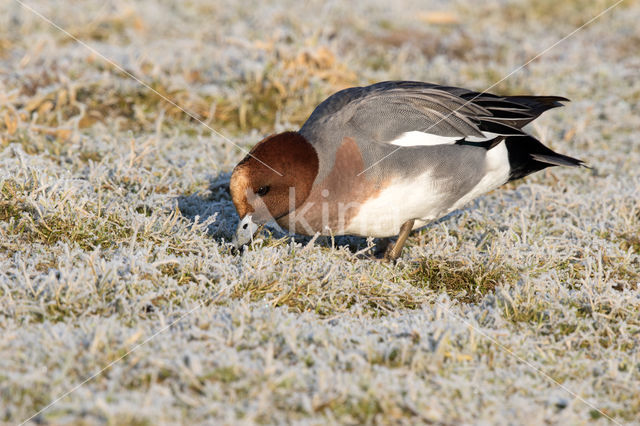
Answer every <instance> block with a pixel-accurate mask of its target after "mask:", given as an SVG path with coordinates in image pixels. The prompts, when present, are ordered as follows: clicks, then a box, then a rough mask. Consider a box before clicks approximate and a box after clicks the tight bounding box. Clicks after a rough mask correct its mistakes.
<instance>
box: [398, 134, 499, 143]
mask: <svg viewBox="0 0 640 426" xmlns="http://www.w3.org/2000/svg"><path fill="white" fill-rule="evenodd" d="M482 134H483V135H484V136H483V137H480V136H466V137H464V139H465V140H466V141H467V142H485V141H488V140H491V139H494V138H495V137H496V136H499V135H498V134H497V133H491V132H482ZM460 139H463V138H462V137H460V136H439V135H434V134H431V133H425V132H420V131H412V132H405V133H403V134H402V135H400V137H399V138H398V139H394V140H392V141H391V142H389V143H390V144H391V145H397V146H433V145H452V144H454V143H456V141H458V140H460Z"/></svg>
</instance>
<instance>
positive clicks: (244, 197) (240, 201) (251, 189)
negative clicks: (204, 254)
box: [229, 132, 318, 245]
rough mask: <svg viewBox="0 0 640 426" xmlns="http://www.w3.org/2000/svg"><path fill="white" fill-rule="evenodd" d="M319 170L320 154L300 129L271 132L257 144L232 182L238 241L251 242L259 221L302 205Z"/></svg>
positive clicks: (232, 175) (284, 213) (275, 216)
mask: <svg viewBox="0 0 640 426" xmlns="http://www.w3.org/2000/svg"><path fill="white" fill-rule="evenodd" d="M317 174H318V155H317V154H316V151H315V149H314V148H313V146H311V144H310V143H309V142H307V140H306V139H305V138H304V136H302V135H301V134H299V133H297V132H285V133H280V134H277V135H272V136H269V137H267V138H265V139H264V140H262V141H261V142H260V143H258V144H257V145H256V146H254V147H253V149H252V150H251V151H250V152H249V154H248V155H247V156H246V157H245V158H244V159H243V160H242V161H240V163H238V165H237V166H236V167H235V168H234V169H233V173H232V174H231V181H230V183H229V189H230V191H231V199H232V200H233V204H234V205H235V207H236V210H237V211H238V216H240V225H239V227H238V233H237V235H236V237H237V243H238V244H239V245H241V244H245V243H246V242H248V241H249V240H250V238H251V237H252V236H253V233H254V232H255V230H256V229H257V227H258V225H260V224H265V223H268V222H270V221H272V220H274V219H275V220H277V219H280V218H282V217H284V216H286V215H287V214H289V212H290V211H291V210H294V209H296V208H297V207H299V206H300V205H302V204H303V203H304V201H305V200H306V198H307V197H308V196H309V193H310V192H311V187H312V185H313V182H314V180H315V178H316V176H317ZM241 234H242V235H241Z"/></svg>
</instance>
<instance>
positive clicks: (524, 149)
mask: <svg viewBox="0 0 640 426" xmlns="http://www.w3.org/2000/svg"><path fill="white" fill-rule="evenodd" d="M505 144H506V146H507V152H508V154H509V166H510V168H511V171H510V174H509V181H512V180H516V179H520V178H523V177H525V176H527V175H530V174H531V173H534V172H537V171H539V170H543V169H546V168H547V167H551V166H569V167H580V166H581V167H588V166H587V165H586V164H585V163H584V161H582V160H578V159H576V158H573V157H569V156H568V155H563V154H559V153H557V152H555V151H553V150H552V149H550V148H548V147H546V146H545V145H543V144H542V142H540V141H539V140H537V139H536V138H534V137H533V136H530V135H522V136H508V137H506V138H505Z"/></svg>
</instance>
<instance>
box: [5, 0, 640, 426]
mask: <svg viewBox="0 0 640 426" xmlns="http://www.w3.org/2000/svg"><path fill="white" fill-rule="evenodd" d="M611 3H612V2H605V1H596V2H588V1H582V0H575V1H569V2H553V1H546V0H545V1H537V2H525V1H495V2H488V3H482V4H479V3H477V2H466V1H462V2H458V3H456V4H455V5H447V4H444V3H442V2H435V3H433V4H421V5H417V4H413V3H411V2H395V3H388V2H382V1H374V2H367V3H344V4H343V3H326V2H311V3H308V2H305V3H300V2H284V3H278V4H275V3H270V2H267V3H264V2H263V3H256V4H250V5H249V6H247V5H246V4H244V3H243V4H237V5H236V4H235V3H230V2H222V3H219V2H205V1H193V2H188V3H184V2H183V3H179V4H178V3H172V2H169V3H160V4H159V3H157V2H150V1H146V0H145V1H140V2H135V3H127V2H125V3H122V2H107V3H105V2H95V1H89V2H86V3H82V4H76V5H74V7H67V6H64V5H60V4H58V3H54V2H46V1H36V2H31V3H29V4H33V6H34V7H35V8H37V9H38V10H40V11H41V12H42V13H44V14H45V15H47V16H49V17H50V18H51V19H53V20H54V21H55V22H57V23H58V24H60V25H61V26H63V27H64V28H66V29H68V30H69V31H71V32H72V33H74V34H75V35H77V36H78V37H80V38H81V39H82V40H84V41H86V42H89V43H90V44H91V45H92V46H94V47H95V48H96V49H98V50H99V51H100V52H102V53H104V54H105V55H107V56H108V57H110V58H112V59H113V60H115V61H116V62H118V63H119V64H122V66H123V67H124V68H125V69H126V70H128V71H129V72H131V73H133V74H135V75H136V76H138V77H139V78H140V79H142V80H144V81H145V82H146V83H148V84H149V85H150V86H151V87H152V88H153V89H155V90H157V91H158V92H159V93H160V94H162V95H163V96H166V97H168V98H170V99H171V100H173V101H175V102H176V103H177V104H179V105H180V106H181V107H183V108H185V109H186V110H188V111H189V112H191V113H193V115H194V116H195V117H197V118H198V119H201V120H204V121H205V122H206V123H207V124H208V125H209V126H211V127H212V128H214V129H216V130H218V131H220V132H222V133H224V134H225V135H228V136H229V137H231V138H232V139H233V142H234V143H236V144H238V145H239V146H242V147H245V148H248V147H250V146H252V145H253V144H254V143H256V142H257V141H258V140H260V139H261V138H262V137H263V136H264V135H265V134H267V133H272V132H275V131H281V130H285V129H292V128H296V127H297V126H299V125H300V124H301V123H302V122H304V120H305V119H306V117H307V116H308V114H309V113H310V112H311V110H312V109H313V107H314V106H315V105H316V104H317V103H318V102H320V101H321V100H322V99H324V98H325V97H326V96H328V95H329V94H331V93H333V92H335V91H337V90H339V89H342V88H344V87H347V86H351V85H357V84H367V83H370V82H373V81H379V80H387V79H396V78H402V79H415V80H425V81H435V82H440V83H443V84H451V85H462V86H467V87H471V88H474V89H478V90H482V89H484V88H486V87H488V86H490V85H492V84H493V83H495V82H496V81H498V80H500V79H501V78H502V77H503V76H504V75H506V74H508V73H509V72H511V71H512V70H513V69H515V68H516V67H518V66H519V65H521V64H522V63H524V62H525V61H526V60H527V59H529V58H531V57H533V56H534V55H535V54H537V53H538V52H540V51H541V50H543V49H544V48H546V47H547V46H549V45H551V44H553V43H554V42H555V41H557V40H558V39H560V38H561V37H563V36H565V35H566V34H567V33H569V32H570V31H571V30H573V28H575V26H577V25H580V24H582V23H584V22H586V21H587V20H588V19H590V18H591V17H592V16H594V15H595V14H597V13H598V12H599V11H601V10H602V9H604V8H605V7H607V6H608V5H609V4H611ZM639 19H640V8H639V7H638V5H637V4H636V3H633V2H630V1H627V2H624V4H623V5H621V6H620V8H619V9H616V10H614V11H612V12H610V13H609V14H607V15H606V16H604V17H602V19H601V20H598V21H596V22H594V23H593V24H592V25H590V26H588V27H586V28H585V29H583V30H582V31H581V32H579V33H577V34H576V35H575V36H574V37H572V38H570V39H569V40H567V41H566V42H564V43H563V44H562V45H561V46H559V47H558V48H556V49H553V50H552V51H550V52H549V53H548V54H545V55H544V56H543V57H541V58H539V59H538V60H536V61H535V62H533V63H531V64H530V65H529V66H528V67H527V68H526V69H524V70H521V71H519V72H518V73H515V74H514V75H513V76H511V77H510V78H508V79H507V80H506V81H504V82H502V83H500V84H499V85H498V86H496V87H495V88H493V89H492V90H494V91H497V92H502V93H523V92H534V93H539V94H556V95H562V96H567V97H569V98H571V99H572V100H573V102H572V103H570V104H569V105H568V106H567V107H565V108H563V109H558V110H554V111H553V112H551V113H548V114H546V115H545V116H544V117H542V118H541V119H540V120H539V121H538V122H537V124H536V125H534V126H532V127H531V129H530V130H531V131H532V132H533V133H534V134H536V135H537V136H538V137H540V138H542V139H543V140H544V141H546V142H547V143H548V144H550V145H551V146H552V147H554V148H555V149H558V150H560V151H562V152H566V153H568V154H569V155H574V156H577V157H579V158H584V159H585V160H587V161H588V162H589V163H590V164H591V165H592V166H593V167H594V169H593V170H592V171H587V170H559V169H554V170H551V171H546V172H543V173H539V174H537V175H535V176H532V177H530V178H527V179H526V180H525V181H524V182H517V183H513V184H509V185H506V186H505V187H504V188H502V189H501V190H500V191H496V192H494V193H492V194H489V195H487V196H485V197H482V198H480V199H479V200H478V201H477V202H475V203H473V204H472V205H470V206H469V208H467V209H464V210H463V211H461V212H457V213H455V214H453V215H452V216H451V217H449V218H446V219H444V220H442V221H439V222H438V223H435V224H432V225H430V226H428V227H426V228H424V229H423V230H421V231H419V232H416V233H414V234H413V235H412V236H411V238H410V239H409V242H408V247H407V249H406V250H405V252H404V253H403V257H402V259H401V261H400V262H399V263H398V265H396V266H392V265H387V264H383V263H380V262H378V261H375V260H372V259H370V258H368V257H367V255H366V254H365V255H362V252H364V251H366V249H367V247H369V246H370V244H371V242H370V241H365V240H364V239H358V238H336V239H335V240H333V239H326V240H325V241H315V242H311V243H310V242H309V238H303V239H299V238H290V237H286V236H282V235H279V234H277V233H276V232H273V233H271V232H266V233H265V234H264V235H262V236H261V237H260V238H258V239H257V240H256V241H255V243H254V244H253V246H252V247H251V248H250V249H248V250H246V251H244V252H242V253H236V252H234V251H233V250H231V247H230V246H229V244H228V241H229V239H230V237H231V235H232V232H233V229H234V226H235V223H236V220H237V217H236V214H235V209H234V207H233V205H232V203H231V201H230V199H229V194H228V191H227V186H228V181H229V172H230V170H231V169H232V167H233V166H234V164H235V163H236V162H237V161H239V159H240V158H242V157H243V156H244V152H243V151H242V150H240V149H237V148H236V147H234V146H233V145H231V144H229V143H228V142H226V141H225V140H223V139H221V138H220V137H218V136H217V135H216V134H212V133H211V131H210V130H209V129H207V128H206V127H205V126H202V125H200V124H199V123H198V122H197V121H196V120H194V119H193V118H191V117H189V116H187V115H185V114H184V113H183V112H182V111H181V110H180V109H178V108H176V107H175V106H172V105H170V104H169V103H167V102H165V101H164V100H163V99H162V98H161V97H159V96H158V95H157V94H155V93H153V92H151V91H149V90H148V89H146V88H144V87H142V86H140V85H139V84H137V83H136V82H135V81H133V80H131V79H130V78H129V77H127V76H126V75H124V74H122V73H120V72H119V71H118V70H117V69H116V68H115V67H114V66H113V65H110V64H108V63H106V62H104V61H103V60H102V59H101V58H100V57H98V56H97V55H95V54H92V53H91V52H90V51H88V50H87V49H85V48H84V47H82V46H80V45H78V44H77V43H75V42H73V41H72V40H70V39H69V38H68V37H66V36H64V35H62V34H60V33H59V32H57V31H56V30H55V29H52V28H51V27H50V26H48V25H47V24H45V23H44V22H42V21H40V20H39V18H37V17H36V16H35V15H33V14H31V13H30V12H28V11H27V10H24V9H22V8H21V7H20V6H19V5H18V4H17V3H14V2H5V3H3V4H2V6H0V71H2V72H0V74H2V76H3V78H2V79H0V399H1V400H2V404H0V422H7V423H12V424H13V423H18V422H20V421H22V420H24V419H27V418H29V417H30V416H31V415H33V414H35V413H36V412H37V411H38V410H40V409H42V408H44V407H45V406H46V405H47V404H48V403H49V402H51V401H52V400H54V399H55V398H57V397H58V396H60V395H62V394H63V393H65V392H66V391H68V390H70V389H72V388H73V387H74V386H76V385H77V384H78V383H81V382H82V381H83V380H85V379H86V378H87V377H89V376H91V375H92V374H94V373H95V372H97V371H99V370H100V369H101V368H103V367H104V366H106V365H108V364H109V363H110V362H113V361H116V360H118V359H120V358H121V357H122V356H123V355H125V354H127V352H128V351H130V350H132V349H135V350H134V351H133V352H131V353H130V354H129V355H128V356H126V357H124V358H123V359H121V360H120V361H118V362H116V363H115V364H113V365H112V366H111V367H109V368H108V369H107V370H106V371H104V372H103V373H102V374H100V375H98V376H97V377H95V378H94V379H92V380H90V381H88V382H87V383H86V384H85V385H83V386H81V387H80V388H78V389H77V390H76V391H74V392H73V393H71V394H70V395H69V396H67V397H65V398H63V399H62V400H60V401H59V402H58V403H57V404H55V405H54V406H52V407H50V408H49V409H47V410H46V411H44V412H43V413H42V414H40V415H38V416H37V417H36V418H34V419H33V422H38V423H51V424H96V423H107V424H109V423H111V424H156V423H160V424H174V423H175V424H182V423H223V424H232V423H237V422H244V423H247V424H252V423H304V424H307V423H310V424H325V423H349V424H356V423H357V424H360V423H376V424H387V423H399V424H408V423H437V424H441V423H442V424H460V423H464V424H476V423H491V424H494V423H496V424H503V423H505V424H506V423H507V422H508V423H523V424H525V423H526V424H549V423H551V424H583V423H598V424H600V423H602V424H604V423H607V422H608V420H607V419H606V418H605V417H604V416H603V414H602V412H604V413H605V414H606V415H607V416H611V417H613V418H615V419H616V420H617V421H619V422H621V423H624V422H629V423H634V422H635V423H637V422H640V417H638V413H639V412H640V397H639V396H638V392H637V389H638V388H639V387H640V370H639V369H638V365H639V362H640V361H639V356H640V352H639V346H640V345H639V340H638V336H639V335H640V334H639V333H640V322H639V318H640V311H639V307H640V300H639V296H638V288H639V285H638V284H639V283H640V240H639V237H638V236H639V235H640V205H639V204H638V199H640V186H639V182H640V175H639V174H638V173H639V172H638V170H639V169H638V167H637V164H638V163H639V162H640V150H639V149H638V144H637V143H636V141H635V138H636V133H637V129H638V127H639V126H640V119H639V118H638V114H637V112H638V107H637V104H638V99H640V98H639V96H638V94H640V83H639V82H638V79H637V70H638V55H637V49H633V47H634V46H635V45H636V44H637V40H640V33H639V32H638V26H637V22H638V20H639ZM358 252H360V253H358ZM489 338H490V339H489ZM496 342H497V343H496ZM138 344H141V346H139V347H137V346H136V345H138ZM513 355H517V357H519V358H520V359H522V360H526V361H527V362H528V363H530V364H531V365H533V366H535V367H536V368H539V369H541V370H543V371H544V372H545V373H546V374H548V375H549V376H550V377H552V378H553V379H554V380H556V381H558V382H559V383H561V384H562V385H563V386H565V387H566V388H567V389H570V390H571V392H573V393H574V394H572V393H567V392H565V391H564V390H563V389H562V388H560V387H558V386H557V385H556V384H554V383H553V382H551V381H549V380H548V378H545V376H543V375H541V374H539V373H537V372H536V371H535V370H534V369H532V368H531V367H530V365H526V364H524V363H523V362H521V361H519V360H518V359H517V358H516V357H514V356H513ZM576 395H579V396H580V398H582V399H584V400H586V401H588V402H589V404H591V405H586V404H585V403H584V402H583V401H582V400H581V399H578V398H577V397H576ZM594 406H595V407H597V409H598V410H602V412H600V411H598V410H596V409H594V408H593V407H594Z"/></svg>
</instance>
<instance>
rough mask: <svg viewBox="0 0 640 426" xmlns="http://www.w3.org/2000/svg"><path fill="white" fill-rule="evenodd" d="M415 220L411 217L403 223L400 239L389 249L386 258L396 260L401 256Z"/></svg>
mask: <svg viewBox="0 0 640 426" xmlns="http://www.w3.org/2000/svg"><path fill="white" fill-rule="evenodd" d="M414 222H415V220H414V219H411V220H408V221H406V222H405V223H403V224H402V226H401V227H400V233H399V234H398V240H397V241H396V243H395V244H394V245H393V247H392V248H391V250H387V252H386V253H385V255H384V260H390V261H392V262H394V261H395V260H396V259H397V258H398V257H400V253H402V248H403V247H404V243H405V242H406V241H407V238H409V233H411V230H412V229H413V224H414Z"/></svg>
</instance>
